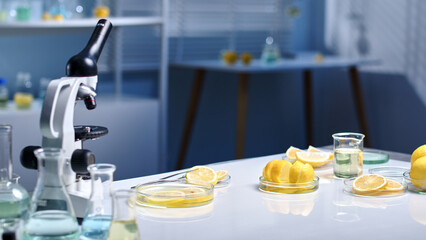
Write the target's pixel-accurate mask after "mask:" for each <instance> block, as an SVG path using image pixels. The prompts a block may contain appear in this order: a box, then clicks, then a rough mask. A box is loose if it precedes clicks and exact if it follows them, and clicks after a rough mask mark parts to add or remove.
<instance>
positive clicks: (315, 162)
mask: <svg viewBox="0 0 426 240" xmlns="http://www.w3.org/2000/svg"><path fill="white" fill-rule="evenodd" d="M296 158H297V160H298V161H301V162H303V163H309V164H311V166H312V167H314V168H315V167H321V166H323V165H325V164H328V163H330V162H331V161H332V160H333V158H331V159H330V154H329V153H326V152H305V151H301V152H297V153H296Z"/></svg>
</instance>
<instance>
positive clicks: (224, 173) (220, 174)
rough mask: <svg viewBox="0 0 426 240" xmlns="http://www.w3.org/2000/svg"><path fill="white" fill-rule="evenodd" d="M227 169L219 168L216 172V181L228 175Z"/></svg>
mask: <svg viewBox="0 0 426 240" xmlns="http://www.w3.org/2000/svg"><path fill="white" fill-rule="evenodd" d="M228 173H229V171H228V170H219V171H217V172H216V174H217V181H218V182H220V181H222V180H223V179H225V178H226V176H228Z"/></svg>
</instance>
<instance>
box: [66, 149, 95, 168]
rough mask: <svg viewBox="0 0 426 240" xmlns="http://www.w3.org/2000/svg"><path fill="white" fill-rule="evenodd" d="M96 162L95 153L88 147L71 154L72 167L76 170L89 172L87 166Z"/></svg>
mask: <svg viewBox="0 0 426 240" xmlns="http://www.w3.org/2000/svg"><path fill="white" fill-rule="evenodd" d="M94 163H95V154H93V153H92V152H91V151H89V150H86V149H77V150H75V151H74V152H73V153H72V156H71V168H72V170H73V171H74V172H76V173H80V174H87V173H89V172H88V171H87V167H88V166H89V165H90V164H94Z"/></svg>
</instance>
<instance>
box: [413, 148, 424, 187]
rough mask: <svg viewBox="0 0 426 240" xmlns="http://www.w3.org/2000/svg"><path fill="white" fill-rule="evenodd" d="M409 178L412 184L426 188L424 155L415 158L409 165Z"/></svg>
mask: <svg viewBox="0 0 426 240" xmlns="http://www.w3.org/2000/svg"><path fill="white" fill-rule="evenodd" d="M410 178H411V182H412V183H413V184H414V186H416V187H418V188H420V189H423V190H426V156H425V157H420V158H417V159H416V160H415V161H414V163H413V164H412V165H411V170H410Z"/></svg>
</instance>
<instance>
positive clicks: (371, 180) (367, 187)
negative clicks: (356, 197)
mask: <svg viewBox="0 0 426 240" xmlns="http://www.w3.org/2000/svg"><path fill="white" fill-rule="evenodd" d="M386 184H387V179H386V178H385V177H383V176H381V175H378V174H365V175H361V176H359V177H357V178H356V179H355V180H354V181H353V183H352V189H353V191H354V193H360V194H365V193H369V192H373V191H377V190H379V189H382V188H384V187H385V186H386Z"/></svg>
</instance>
